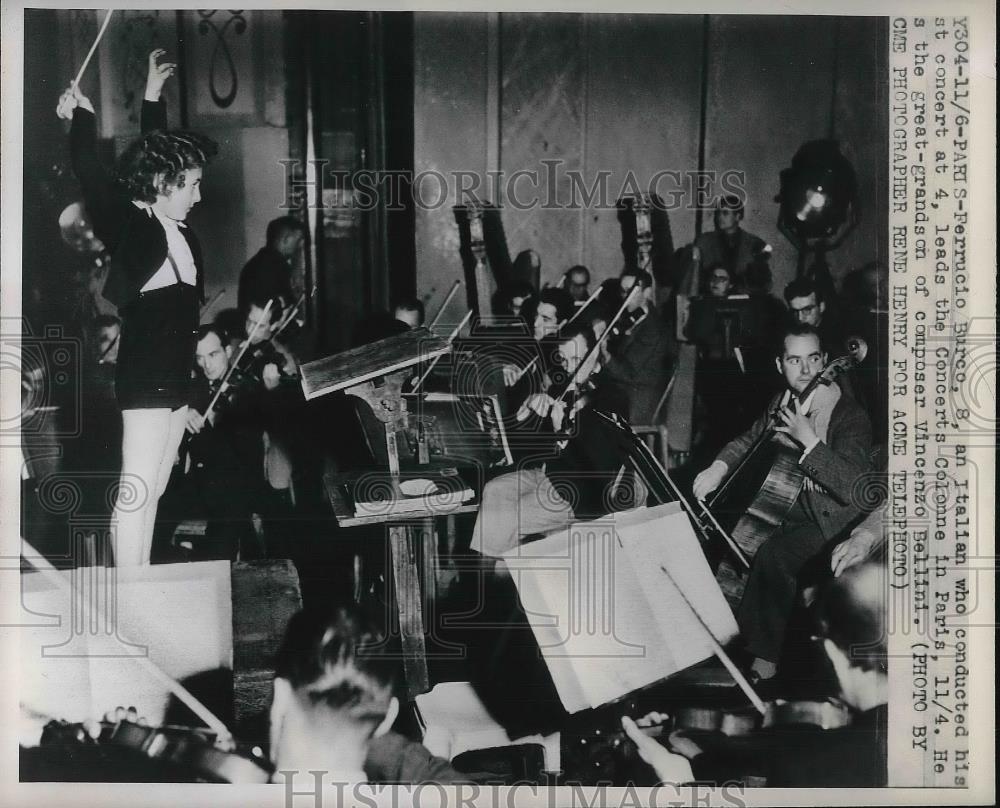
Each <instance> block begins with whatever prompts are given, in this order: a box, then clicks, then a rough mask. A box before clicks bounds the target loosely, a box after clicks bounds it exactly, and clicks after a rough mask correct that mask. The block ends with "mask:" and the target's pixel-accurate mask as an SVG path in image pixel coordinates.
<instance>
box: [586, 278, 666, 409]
mask: <svg viewBox="0 0 1000 808" xmlns="http://www.w3.org/2000/svg"><path fill="white" fill-rule="evenodd" d="M619 287H620V291H621V294H622V299H623V300H625V299H626V297H627V299H628V307H627V311H626V313H625V314H624V315H623V320H624V318H626V317H634V318H635V325H633V326H631V327H626V328H624V329H623V331H622V335H621V337H620V338H618V339H615V338H614V337H609V338H608V339H607V340H606V341H605V342H603V343H601V356H602V364H603V365H604V372H603V373H602V374H601V379H600V384H601V385H602V386H604V387H605V388H608V389H609V392H613V393H616V394H617V395H618V396H619V397H620V398H621V399H622V400H627V401H628V419H629V423H631V424H651V423H653V416H654V414H655V411H656V408H657V405H658V404H659V403H660V398H661V397H662V395H663V391H664V389H665V388H666V386H667V378H668V376H669V368H668V364H667V351H668V348H669V345H668V336H669V335H668V333H667V325H666V322H665V321H664V320H663V318H662V317H661V316H660V314H659V312H657V311H656V310H655V309H654V308H653V303H652V300H653V278H652V276H651V275H650V274H649V273H648V272H645V271H644V270H626V271H625V272H624V273H623V274H622V276H621V277H620V278H619ZM633 287H638V289H639V291H637V292H634V293H633V292H632V290H633ZM609 343H610V344H609Z"/></svg>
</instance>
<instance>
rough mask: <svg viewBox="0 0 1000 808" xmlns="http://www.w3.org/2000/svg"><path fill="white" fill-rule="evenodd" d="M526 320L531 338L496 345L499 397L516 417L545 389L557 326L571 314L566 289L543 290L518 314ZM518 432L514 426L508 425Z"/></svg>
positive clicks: (554, 348) (510, 339)
mask: <svg viewBox="0 0 1000 808" xmlns="http://www.w3.org/2000/svg"><path fill="white" fill-rule="evenodd" d="M521 314H522V316H525V317H527V318H528V319H527V320H526V322H527V323H529V327H530V336H527V335H526V336H520V337H508V338H506V339H505V340H504V341H503V342H501V343H498V344H497V345H496V349H497V351H498V353H497V355H496V357H497V359H498V360H499V362H500V364H501V372H502V377H503V383H504V386H505V387H506V388H507V389H506V395H505V396H503V397H502V406H503V410H504V413H505V415H511V414H514V413H516V412H517V411H518V410H519V409H520V408H521V405H523V404H524V402H525V401H526V400H527V399H528V397H529V396H531V395H533V394H535V393H539V392H543V391H544V390H545V389H546V386H547V385H546V384H545V381H544V380H545V375H546V371H547V370H548V369H549V365H550V363H551V357H552V356H553V355H554V354H555V352H556V347H557V337H556V334H557V333H558V331H559V328H560V325H561V324H563V323H565V322H566V321H567V320H568V319H569V318H570V317H571V316H572V314H573V301H572V300H571V299H570V296H569V293H568V292H567V291H566V290H565V289H559V288H557V287H552V286H549V287H546V288H545V289H542V291H541V292H540V293H539V295H538V298H537V301H535V302H534V303H528V304H526V305H525V306H524V308H523V309H522V311H521ZM511 427H512V428H518V427H517V423H514V424H511Z"/></svg>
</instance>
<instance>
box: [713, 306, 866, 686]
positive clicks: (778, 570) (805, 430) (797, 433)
mask: <svg viewBox="0 0 1000 808" xmlns="http://www.w3.org/2000/svg"><path fill="white" fill-rule="evenodd" d="M826 363H827V356H826V353H825V352H824V351H823V350H822V347H821V345H820V338H819V334H818V333H817V332H816V330H815V329H814V328H812V327H811V326H805V325H793V326H789V327H788V328H787V329H786V331H785V333H784V337H783V339H782V343H781V349H780V354H779V356H777V357H776V359H775V365H776V367H777V369H778V372H779V373H781V374H782V376H783V377H784V380H785V384H786V389H785V391H784V392H783V393H781V394H780V395H779V396H778V397H777V398H776V399H774V400H773V401H772V405H771V406H770V407H769V408H768V410H767V411H766V412H765V413H764V414H763V415H762V416H761V417H760V418H758V419H757V421H756V422H755V423H754V424H753V426H751V428H750V429H749V430H748V431H746V432H745V433H743V434H742V435H740V436H739V437H737V438H735V439H734V440H732V441H731V442H730V443H728V444H727V445H726V446H725V447H724V448H723V449H722V451H721V452H720V453H719V455H718V457H717V458H716V459H715V461H714V462H713V463H712V465H711V466H709V467H708V468H707V469H705V470H704V471H702V472H701V473H700V474H699V475H698V476H697V477H696V478H695V481H694V487H693V492H694V495H695V497H696V498H697V499H699V500H704V499H705V497H707V496H708V495H709V494H711V493H712V492H713V491H715V490H716V489H717V488H718V487H719V485H720V484H721V483H722V482H723V480H725V479H726V476H727V474H728V473H729V472H730V470H731V469H734V468H736V466H737V464H738V463H740V461H741V460H742V459H743V457H744V455H745V454H746V452H747V451H748V449H749V448H750V447H751V445H752V444H753V443H754V441H755V440H756V439H757V437H758V436H759V435H760V434H761V433H762V432H764V431H765V430H766V429H768V428H769V424H770V422H771V412H772V411H774V410H775V409H776V413H777V423H778V425H777V427H776V428H775V432H776V433H778V434H776V435H775V436H774V438H772V440H774V441H778V442H779V444H783V448H782V449H780V450H779V452H778V454H777V455H776V457H775V461H774V464H773V466H772V468H771V470H770V473H769V477H768V483H770V485H769V486H768V487H767V490H766V491H765V490H762V491H759V492H757V494H756V495H755V496H754V499H753V502H752V503H751V506H750V508H749V509H748V513H747V514H745V515H744V517H743V518H742V519H741V523H740V524H738V525H737V530H739V529H740V528H741V525H746V526H747V528H746V530H747V537H748V540H750V541H751V543H752V544H759V549H758V550H757V552H756V555H755V556H754V558H753V563H752V566H751V569H750V572H749V575H748V578H747V584H746V589H745V591H744V593H743V596H742V599H741V601H740V605H739V609H738V611H737V622H738V623H739V626H740V633H741V635H742V636H743V639H744V641H745V643H746V646H747V648H748V650H749V651H751V652H752V653H753V654H754V655H755V656H756V659H755V661H754V669H755V670H756V671H757V672H758V673H760V674H761V675H762V676H764V677H765V678H767V677H769V676H770V675H773V673H774V671H775V663H776V661H777V659H778V656H779V653H780V651H781V647H782V643H783V640H784V635H785V628H786V624H787V621H788V617H789V614H790V612H791V609H792V606H793V603H794V598H795V593H796V587H797V575H798V573H799V571H800V570H801V569H802V567H803V566H804V565H805V564H806V563H807V562H808V561H809V560H810V558H812V557H814V556H816V555H817V554H818V553H819V552H820V551H821V550H822V548H823V546H824V545H825V544H827V543H828V542H831V541H833V540H834V539H835V538H836V537H838V536H840V535H841V534H842V533H843V532H844V531H845V530H846V529H847V528H849V527H850V526H851V525H852V523H854V522H856V521H857V520H858V519H859V518H860V516H861V511H860V509H859V507H858V506H857V504H856V503H855V502H854V497H852V489H853V487H854V484H855V481H856V480H857V478H858V477H859V475H862V474H864V473H865V472H867V471H868V470H869V468H870V464H871V448H872V432H871V423H870V421H869V420H868V416H867V414H866V413H865V412H864V410H862V409H861V407H859V406H858V404H857V403H856V402H855V401H854V400H853V399H852V398H850V397H849V396H846V395H843V394H842V393H841V390H840V387H839V386H838V385H837V383H836V382H832V383H831V384H829V385H818V386H815V388H814V392H813V393H812V394H811V395H810V396H809V397H808V398H807V399H806V400H805V401H799V399H798V394H799V393H801V392H803V391H805V390H806V388H807V387H809V386H810V384H811V382H812V381H813V379H814V377H816V376H817V374H819V373H820V372H821V371H822V370H823V368H824V367H825V366H826ZM779 436H780V437H779ZM766 485H767V484H766ZM775 492H777V493H775ZM789 503H790V504H789ZM734 537H735V536H734ZM737 542H740V539H739V538H737ZM744 549H747V548H746V547H744Z"/></svg>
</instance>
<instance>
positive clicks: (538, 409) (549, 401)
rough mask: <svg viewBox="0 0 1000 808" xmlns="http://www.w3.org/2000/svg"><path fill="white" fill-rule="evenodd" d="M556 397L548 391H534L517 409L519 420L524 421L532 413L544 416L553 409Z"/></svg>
mask: <svg viewBox="0 0 1000 808" xmlns="http://www.w3.org/2000/svg"><path fill="white" fill-rule="evenodd" d="M554 403H555V399H554V398H552V396H550V395H549V394H548V393H532V394H531V395H530V396H528V398H527V399H525V401H524V403H523V404H522V405H521V407H520V409H519V410H518V411H517V420H518V421H524V420H525V419H527V417H528V416H529V415H531V413H534V414H535V415H537V416H539V417H540V418H544V417H545V416H546V415H548V414H549V412H550V411H551V409H552V405H553V404H554Z"/></svg>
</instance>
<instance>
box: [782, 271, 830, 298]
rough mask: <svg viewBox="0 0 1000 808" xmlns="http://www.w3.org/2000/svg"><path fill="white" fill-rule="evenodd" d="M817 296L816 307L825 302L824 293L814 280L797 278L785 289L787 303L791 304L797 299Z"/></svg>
mask: <svg viewBox="0 0 1000 808" xmlns="http://www.w3.org/2000/svg"><path fill="white" fill-rule="evenodd" d="M809 295H816V305H819V304H820V303H822V302H823V292H822V291H820V288H819V286H818V285H817V284H816V282H815V281H813V279H812V278H806V277H804V276H803V277H801V278H796V279H795V280H794V281H792V282H791V283H790V284H788V286H786V287H785V301H786V302H788V303H791V302H792V300H793V298H796V297H809Z"/></svg>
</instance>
